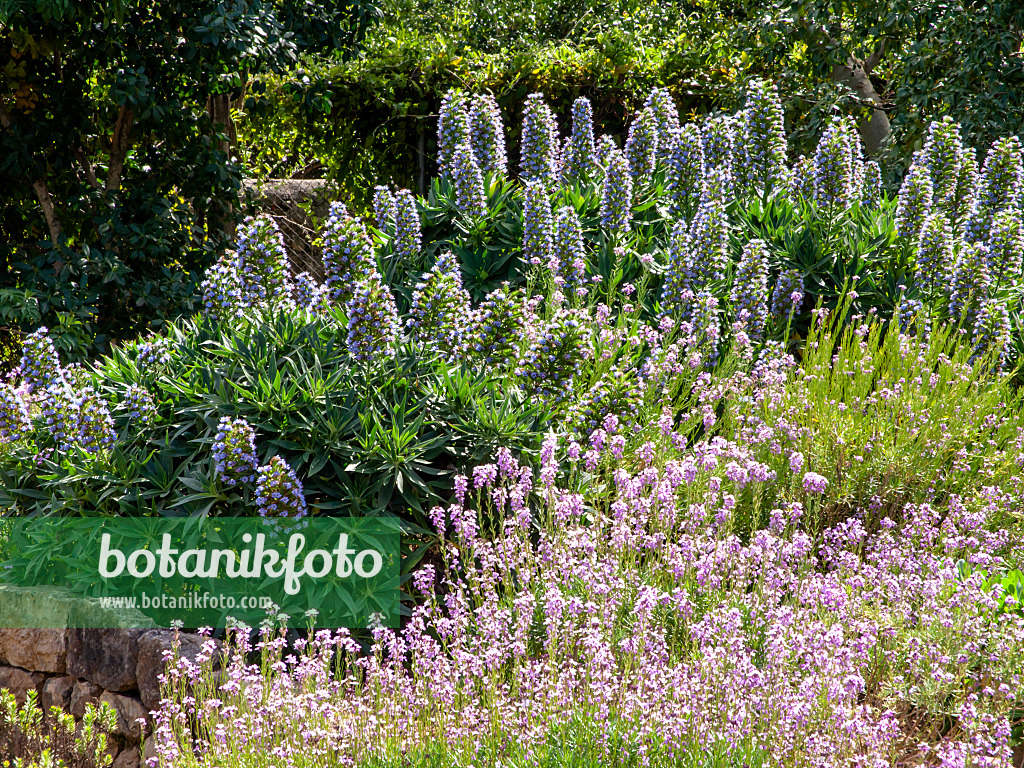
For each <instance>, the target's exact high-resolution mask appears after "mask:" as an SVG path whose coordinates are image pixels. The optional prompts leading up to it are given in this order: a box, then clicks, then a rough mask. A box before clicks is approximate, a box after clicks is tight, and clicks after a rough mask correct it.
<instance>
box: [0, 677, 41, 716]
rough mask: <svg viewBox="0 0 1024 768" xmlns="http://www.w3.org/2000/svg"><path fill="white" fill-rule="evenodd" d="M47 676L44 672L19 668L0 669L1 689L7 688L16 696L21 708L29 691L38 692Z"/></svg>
mask: <svg viewBox="0 0 1024 768" xmlns="http://www.w3.org/2000/svg"><path fill="white" fill-rule="evenodd" d="M45 679H46V675H44V674H43V673H42V672H29V671H27V670H24V669H21V668H19V667H0V688H6V689H7V690H9V691H10V692H11V693H13V694H14V699H15V700H16V701H17V702H18V705H19V706H21V705H22V704H24V703H25V696H26V694H28V692H29V691H33V690H34V691H38V690H39V688H40V686H41V685H42V684H43V680H45Z"/></svg>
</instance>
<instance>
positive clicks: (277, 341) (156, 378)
mask: <svg viewBox="0 0 1024 768" xmlns="http://www.w3.org/2000/svg"><path fill="white" fill-rule="evenodd" d="M345 335H346V328H345V321H344V317H343V315H341V314H340V313H339V312H337V311H335V312H333V313H328V314H326V315H323V316H317V317H310V316H309V315H306V314H305V313H303V312H298V313H290V312H287V311H283V312H281V313H279V314H276V315H268V316H259V315H256V316H255V317H254V318H252V320H251V321H243V322H241V323H239V324H237V325H232V326H220V325H218V324H217V323H215V322H213V321H211V320H194V321H180V322H178V323H176V324H173V325H172V326H170V338H171V340H172V344H171V346H170V361H169V362H168V363H167V364H166V365H163V364H161V365H157V366H153V365H146V364H144V363H142V362H140V361H139V359H138V344H129V345H126V346H123V347H117V348H115V349H114V350H113V351H112V352H111V354H110V356H108V357H105V358H103V359H102V360H100V361H99V362H98V363H97V364H96V366H95V368H94V369H93V370H92V373H91V379H92V382H93V384H94V386H96V387H97V391H98V392H99V393H100V394H101V396H102V397H103V398H104V399H106V400H107V401H108V402H112V403H118V402H123V401H124V400H125V390H126V389H127V388H128V386H130V385H132V384H136V385H139V386H142V387H144V388H146V389H147V390H148V391H149V392H150V394H151V395H152V397H153V400H154V401H155V403H156V406H157V409H158V415H159V417H158V419H157V420H156V421H155V423H153V424H152V425H148V426H147V425H142V424H139V423H137V422H136V421H135V420H133V419H132V418H131V417H130V415H129V413H128V412H127V411H126V410H124V409H114V410H113V413H112V415H113V417H114V426H115V429H116V431H117V433H118V440H117V442H116V444H115V446H114V447H113V448H112V449H111V450H110V451H109V452H106V453H104V454H102V455H100V456H93V455H90V454H87V453H85V452H84V451H83V452H71V453H63V454H61V453H55V454H52V456H51V454H50V451H49V450H48V449H49V448H50V446H49V445H48V443H47V438H46V436H45V433H42V432H40V433H37V445H36V449H35V450H33V449H31V448H29V447H27V446H21V447H18V448H16V449H15V450H14V451H12V453H11V454H10V455H9V456H8V457H7V459H6V460H5V462H4V467H3V469H2V470H0V485H2V486H3V490H2V491H0V504H3V506H5V507H6V508H7V509H8V510H9V511H16V512H18V513H20V514H27V513H32V512H33V511H36V512H43V511H47V512H49V513H55V514H80V513H82V512H88V513H91V514H110V515H118V514H122V515H124V514H129V515H131V514H159V515H171V516H179V515H208V514H239V513H241V514H248V513H249V511H250V510H251V509H252V506H253V505H252V489H250V488H240V487H238V486H235V485H232V484H230V483H227V482H225V481H224V480H222V479H221V478H220V477H219V475H218V474H217V472H216V470H215V466H214V459H213V457H212V455H211V447H212V444H213V441H214V436H215V435H216V433H217V425H218V422H219V420H220V418H221V417H222V416H224V415H231V416H234V417H241V418H245V419H247V420H248V421H249V423H250V424H252V426H253V427H254V428H255V430H256V446H257V453H258V456H259V459H260V462H261V463H266V462H267V461H268V460H269V459H270V458H271V457H272V456H276V455H280V456H281V457H283V458H284V459H285V460H286V461H287V462H288V463H289V465H290V466H291V467H292V468H293V469H294V470H295V472H296V474H297V475H298V478H299V480H300V481H301V482H302V484H303V487H304V489H305V492H306V499H307V502H308V504H309V506H310V509H311V510H312V511H313V512H314V513H316V512H320V513H325V514H334V513H342V514H353V515H377V514H382V513H390V514H396V515H399V516H401V517H402V518H404V519H406V520H410V521H412V522H415V523H417V524H419V525H421V526H422V525H424V523H425V520H426V518H425V515H426V513H427V512H428V511H429V508H430V507H431V506H432V505H434V504H436V503H439V502H440V501H441V500H442V499H443V498H445V497H446V496H447V494H448V493H449V491H450V488H451V482H452V476H453V475H454V474H455V473H456V472H457V471H460V470H462V469H464V468H466V467H467V466H471V465H473V464H475V463H477V462H480V461H482V460H484V459H485V458H486V457H488V456H490V455H492V454H493V452H494V451H495V450H496V449H497V448H498V447H499V446H506V447H509V448H511V449H513V450H516V451H521V450H524V449H527V450H528V449H530V448H531V446H534V444H535V443H536V441H537V437H538V434H539V428H540V425H541V424H542V422H543V418H544V414H543V412H542V411H541V410H540V408H539V407H538V406H534V405H531V404H529V403H527V402H526V401H525V399H524V397H523V396H522V395H520V394H518V393H517V392H516V390H515V389H512V388H510V387H509V386H508V384H507V383H506V382H504V381H502V380H501V379H499V378H496V377H495V376H493V375H489V374H486V373H474V372H472V371H470V370H469V369H468V368H466V367H463V366H462V365H460V364H453V363H447V362H445V361H443V360H441V359H439V358H437V357H436V356H433V355H431V356H425V355H424V353H423V351H422V350H419V349H416V348H415V347H412V346H409V345H406V346H402V347H401V348H399V349H398V351H397V352H396V354H395V355H394V357H392V358H388V359H387V360H386V361H384V363H383V364H382V365H381V366H379V367H374V368H365V367H361V366H356V365H354V364H353V362H352V360H351V358H350V356H349V353H348V351H347V349H346V347H345ZM37 451H38V454H37Z"/></svg>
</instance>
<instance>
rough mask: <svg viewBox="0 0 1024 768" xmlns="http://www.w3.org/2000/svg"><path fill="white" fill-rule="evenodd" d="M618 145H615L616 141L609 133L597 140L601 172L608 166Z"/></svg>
mask: <svg viewBox="0 0 1024 768" xmlns="http://www.w3.org/2000/svg"><path fill="white" fill-rule="evenodd" d="M618 146H619V145H618V144H616V143H615V139H614V138H613V137H612V136H609V135H608V134H607V133H604V134H601V136H599V137H598V139H597V144H596V147H597V162H598V165H599V166H600V169H599V170H602V171H603V170H604V169H605V167H606V166H607V165H608V159H609V158H610V157H611V156H612V150H613V149H618Z"/></svg>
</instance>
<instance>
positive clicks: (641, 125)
mask: <svg viewBox="0 0 1024 768" xmlns="http://www.w3.org/2000/svg"><path fill="white" fill-rule="evenodd" d="M657 157H658V120H657V118H656V117H655V115H654V110H653V109H651V108H650V107H647V108H645V109H644V110H642V111H641V112H640V114H639V115H638V116H637V118H636V119H635V120H634V121H633V124H632V125H631V126H630V127H629V138H628V139H626V160H627V162H628V163H629V172H630V176H632V178H633V193H634V194H636V193H637V192H638V190H639V189H640V185H641V184H642V183H644V182H645V181H647V180H648V179H649V178H650V176H651V174H652V173H654V164H655V161H656V160H657Z"/></svg>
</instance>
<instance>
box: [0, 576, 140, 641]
mask: <svg viewBox="0 0 1024 768" xmlns="http://www.w3.org/2000/svg"><path fill="white" fill-rule="evenodd" d="M155 626H156V624H154V623H153V620H152V619H151V618H149V617H148V616H145V615H144V614H143V613H142V612H141V611H138V610H136V609H134V608H116V609H111V608H108V607H107V606H105V605H104V604H103V602H102V601H101V600H100V599H99V598H94V597H82V596H81V595H78V594H75V593H74V592H72V591H71V590H70V589H66V588H64V587H20V586H15V585H13V584H0V627H5V628H14V627H17V628H25V629H33V630H35V629H37V628H40V627H47V628H52V629H65V628H67V627H137V628H153V627H155ZM3 631H6V630H3Z"/></svg>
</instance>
